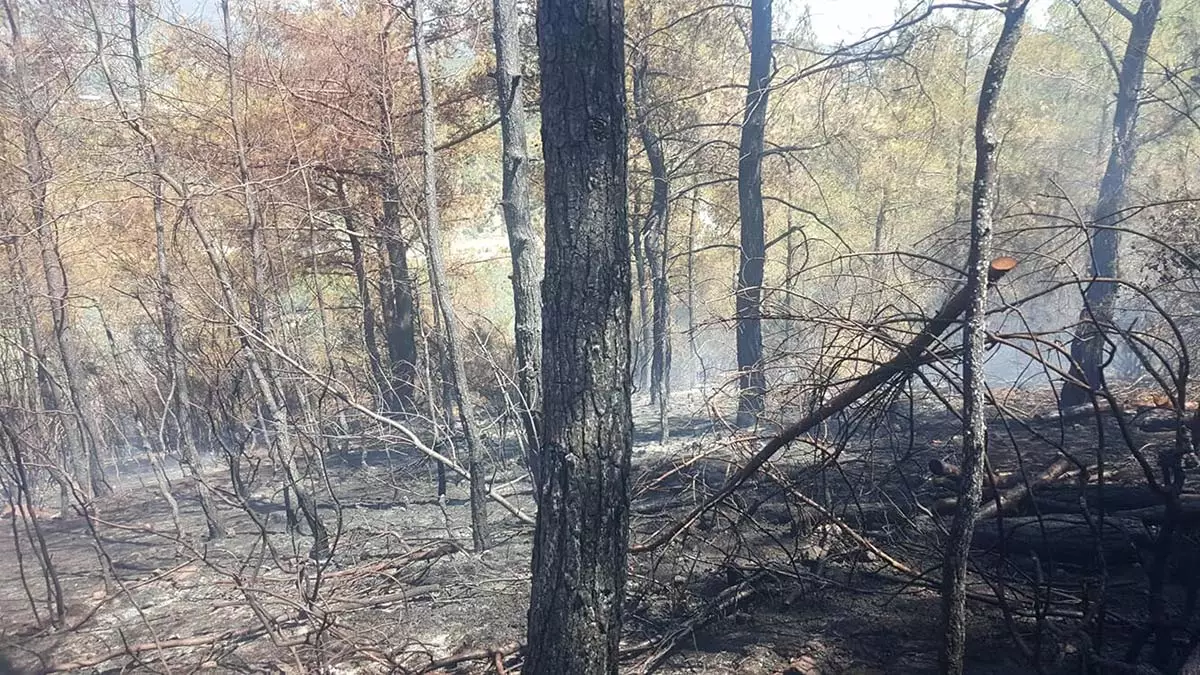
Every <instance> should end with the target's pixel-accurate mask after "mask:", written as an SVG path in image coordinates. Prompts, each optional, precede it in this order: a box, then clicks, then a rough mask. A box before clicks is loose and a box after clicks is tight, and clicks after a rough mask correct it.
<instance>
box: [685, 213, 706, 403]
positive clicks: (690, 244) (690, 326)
mask: <svg viewBox="0 0 1200 675" xmlns="http://www.w3.org/2000/svg"><path fill="white" fill-rule="evenodd" d="M699 199H700V198H699V191H698V190H695V191H693V192H692V209H691V213H689V214H688V239H687V334H688V348H689V349H690V350H691V351H692V357H693V358H694V359H695V360H696V361H695V363H693V364H692V387H693V388H695V387H696V385H697V384H702V382H700V383H698V382H697V381H696V367H697V366H703V359H702V357H701V356H700V347H699V345H698V344H697V342H696V329H697V326H696V209H697V202H699Z"/></svg>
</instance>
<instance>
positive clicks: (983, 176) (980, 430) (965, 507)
mask: <svg viewBox="0 0 1200 675" xmlns="http://www.w3.org/2000/svg"><path fill="white" fill-rule="evenodd" d="M1027 5H1028V0H1014V1H1013V2H1011V3H1010V4H1009V5H1008V8H1007V9H1006V10H1005V15H1004V28H1003V29H1002V30H1001V32H1000V38H999V40H998V41H997V42H996V48H995V50H994V51H993V52H992V58H991V61H990V62H989V63H988V68H987V71H986V72H985V74H984V76H983V87H982V89H981V90H980V93H979V108H978V113H977V115H976V118H975V180H974V182H973V183H972V187H971V248H970V255H969V257H968V263H967V274H968V275H969V276H968V277H967V293H968V295H969V296H970V298H971V300H970V304H969V305H968V307H967V313H966V327H965V330H964V331H963V350H964V352H965V354H964V357H963V459H962V482H961V484H960V488H959V495H958V508H957V509H956V510H955V512H954V520H953V523H952V524H951V526H950V540H949V542H948V543H947V548H946V556H945V559H944V560H943V564H942V606H941V610H942V613H941V619H942V627H943V629H944V632H943V638H942V644H941V649H940V651H939V652H938V665H939V670H940V672H942V673H961V672H962V670H963V655H964V652H965V649H966V620H965V614H966V602H967V558H968V556H969V553H970V546H971V535H972V533H973V532H974V531H975V519H976V515H977V513H976V512H977V511H978V509H979V502H980V499H981V498H982V496H983V464H984V453H985V452H986V451H987V423H986V420H985V417H984V378H983V363H984V346H985V345H984V342H985V338H986V332H987V290H988V269H989V264H990V260H991V248H992V208H993V204H992V195H993V194H994V193H995V190H996V181H997V177H996V172H995V163H996V148H997V145H998V142H999V137H998V134H997V132H996V129H995V118H996V106H997V102H998V101H999V98H1000V89H1001V87H1002V86H1003V84H1004V77H1005V74H1006V73H1007V72H1008V64H1009V62H1010V61H1011V60H1012V55H1013V52H1014V51H1015V50H1016V47H1017V42H1018V41H1020V39H1021V26H1022V24H1023V23H1024V21H1025V9H1026V6H1027Z"/></svg>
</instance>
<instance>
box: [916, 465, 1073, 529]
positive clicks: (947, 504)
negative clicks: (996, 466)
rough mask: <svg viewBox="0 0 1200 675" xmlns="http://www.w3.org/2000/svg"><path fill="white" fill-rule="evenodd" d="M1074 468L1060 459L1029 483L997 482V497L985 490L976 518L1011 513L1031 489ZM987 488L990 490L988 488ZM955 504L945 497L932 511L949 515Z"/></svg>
mask: <svg viewBox="0 0 1200 675" xmlns="http://www.w3.org/2000/svg"><path fill="white" fill-rule="evenodd" d="M1074 467H1075V464H1074V463H1073V462H1072V461H1071V460H1070V459H1068V458H1066V457H1060V458H1059V459H1058V460H1057V461H1055V462H1054V463H1053V464H1051V465H1050V466H1049V467H1047V468H1046V470H1045V471H1043V472H1042V473H1041V474H1039V475H1038V476H1037V477H1036V478H1034V479H1033V480H1031V481H1024V482H1020V483H1017V484H1016V485H1013V486H1006V485H1005V484H1004V482H1001V481H997V482H998V483H1000V486H1001V487H1000V488H999V495H997V494H996V492H995V489H994V488H993V489H986V488H985V499H986V501H985V502H984V503H983V504H982V505H981V506H980V507H979V515H978V516H977V517H978V518H979V520H987V519H988V518H995V517H996V516H997V515H999V514H1001V513H1011V512H1012V511H1013V510H1014V509H1015V508H1016V507H1017V506H1018V505H1019V504H1021V502H1023V501H1024V500H1025V498H1026V497H1028V496H1029V494H1030V490H1031V489H1032V488H1037V487H1041V486H1043V485H1047V484H1049V483H1053V482H1055V481H1057V480H1059V479H1060V478H1063V477H1064V476H1068V475H1069V474H1070V475H1075V473H1076V472H1073V471H1071V469H1073V468H1074ZM930 468H932V463H931V464H930ZM988 487H989V488H990V486H988ZM997 502H998V503H997ZM957 504H958V497H947V498H945V499H939V500H938V501H937V502H936V503H935V504H934V505H933V509H932V510H933V511H934V512H935V513H940V514H949V513H952V512H953V511H954V508H955V506H956V505H957Z"/></svg>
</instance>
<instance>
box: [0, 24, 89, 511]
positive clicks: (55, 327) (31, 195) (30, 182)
mask: <svg viewBox="0 0 1200 675" xmlns="http://www.w3.org/2000/svg"><path fill="white" fill-rule="evenodd" d="M4 10H5V17H6V19H7V21H8V27H9V32H10V34H11V40H12V41H11V44H10V49H11V53H12V60H13V62H12V78H13V84H14V85H15V89H16V98H17V109H18V114H19V115H20V128H21V140H22V141H23V143H24V158H23V159H24V167H23V169H24V173H25V175H26V180H27V187H26V194H27V198H28V200H29V205H28V206H29V212H30V218H31V222H30V227H31V230H32V231H33V234H34V237H35V239H36V240H37V242H38V245H39V248H40V251H41V261H42V272H43V274H44V276H45V281H46V296H47V298H48V299H49V302H50V318H51V325H52V331H53V335H54V340H55V344H56V345H57V347H58V352H59V358H60V359H61V360H62V365H63V381H64V384H65V385H66V395H67V398H68V400H69V401H70V403H71V410H72V412H73V413H74V417H75V420H74V423H73V424H71V425H68V424H66V422H65V420H64V430H65V429H68V428H71V427H74V430H75V432H76V436H75V438H74V439H73V440H74V442H73V443H72V444H73V445H75V443H77V445H75V448H74V449H75V450H76V452H77V453H82V454H84V456H85V457H84V458H79V457H76V459H77V460H78V459H85V460H86V466H87V470H86V476H87V480H86V481H85V484H86V485H87V486H88V489H90V491H91V494H92V495H104V494H108V493H110V492H112V487H111V486H109V484H108V482H107V481H106V480H105V477H104V470H103V468H102V467H101V465H100V454H99V453H100V443H101V441H102V435H101V433H100V429H99V427H98V426H97V425H96V422H95V420H94V419H93V417H92V415H91V414H90V413H89V412H88V411H87V410H86V409H85V408H84V400H85V396H84V384H83V369H82V366H81V364H80V356H79V351H78V346H77V345H76V341H75V328H74V325H73V323H72V321H71V311H70V307H69V306H68V304H67V299H68V297H69V296H70V286H69V283H68V280H67V269H66V266H65V265H64V264H63V258H62V251H61V250H60V249H59V242H58V228H57V226H56V225H55V223H54V222H53V219H52V218H50V216H49V214H48V213H47V209H48V204H47V186H48V185H49V182H50V179H51V177H52V173H51V169H50V162H49V160H48V159H47V158H46V155H45V152H44V151H43V148H42V139H41V136H40V135H39V132H38V128H39V125H40V123H41V122H42V121H43V120H44V119H45V113H44V112H42V111H39V110H38V109H37V106H36V105H35V102H34V100H33V93H32V90H31V87H32V83H31V82H30V80H29V78H30V73H29V65H28V63H27V60H26V53H25V38H24V35H23V34H22V30H21V19H20V9H19V7H18V6H17V4H16V3H15V2H14V1H13V0H4ZM67 433H68V434H70V433H71V432H69V431H68V432H67Z"/></svg>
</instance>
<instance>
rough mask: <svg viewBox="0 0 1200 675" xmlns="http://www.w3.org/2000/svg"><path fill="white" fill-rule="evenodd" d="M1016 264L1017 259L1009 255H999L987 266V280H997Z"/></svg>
mask: <svg viewBox="0 0 1200 675" xmlns="http://www.w3.org/2000/svg"><path fill="white" fill-rule="evenodd" d="M1016 266H1017V259H1016V258H1013V257H1011V256H1007V255H1005V256H1000V257H999V258H996V259H994V260H992V264H991V265H989V266H988V281H992V282H995V281H999V280H1000V277H1002V276H1004V275H1005V274H1008V273H1009V272H1010V271H1012V269H1013V268H1014V267H1016Z"/></svg>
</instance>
